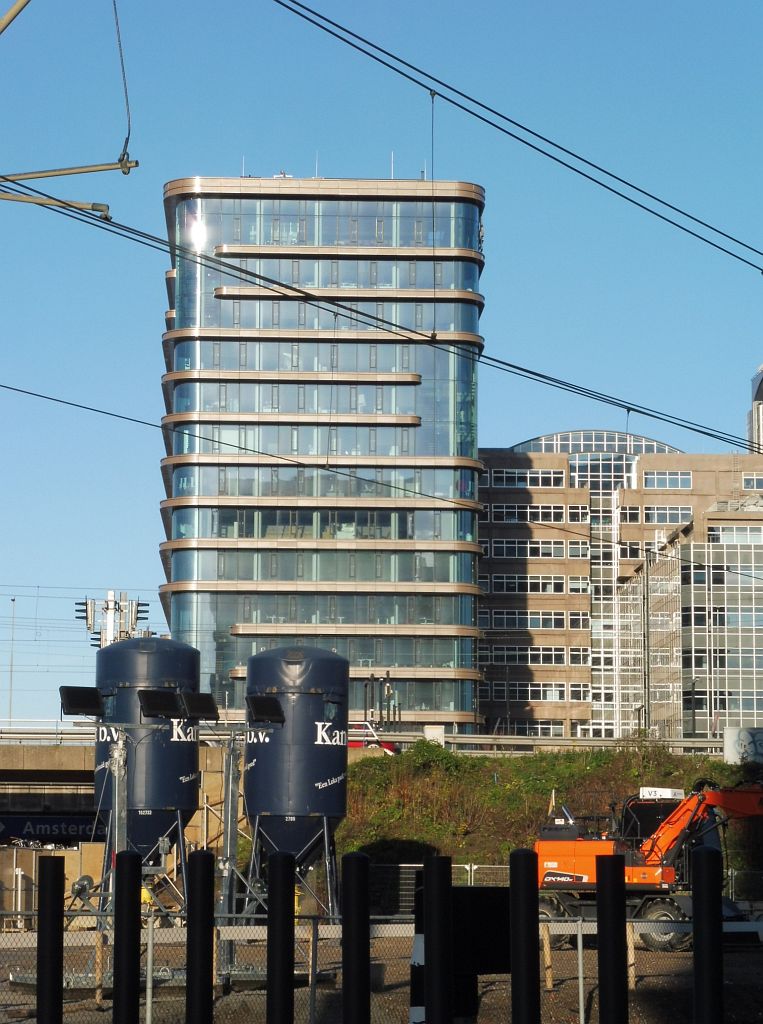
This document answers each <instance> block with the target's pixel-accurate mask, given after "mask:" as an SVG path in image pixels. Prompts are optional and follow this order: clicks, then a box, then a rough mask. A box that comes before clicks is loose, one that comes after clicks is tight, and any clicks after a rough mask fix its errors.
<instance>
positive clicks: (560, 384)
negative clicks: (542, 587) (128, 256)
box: [0, 176, 763, 454]
mask: <svg viewBox="0 0 763 1024" xmlns="http://www.w3.org/2000/svg"><path fill="white" fill-rule="evenodd" d="M0 180H2V176H0ZM22 187H23V188H24V189H25V191H26V192H27V193H31V194H35V195H38V196H43V197H46V198H51V197H50V196H48V194H47V193H45V192H41V191H40V190H38V189H35V188H32V187H31V186H28V185H25V184H24V185H22ZM45 209H51V210H53V212H56V213H60V214H62V215H64V216H68V217H71V218H72V219H74V220H77V221H80V222H82V223H85V224H90V225H94V226H96V227H98V228H100V229H102V230H106V231H108V232H110V233H112V234H116V235H118V236H119V237H124V238H128V239H130V240H134V241H136V242H137V243H138V244H141V245H145V246H147V247H148V248H152V249H155V250H157V251H160V252H162V253H169V254H170V255H171V256H172V255H177V254H180V255H181V256H182V257H183V258H184V259H187V260H189V261H191V262H195V263H197V264H198V265H200V266H204V267H207V268H210V267H211V268H214V269H217V270H220V271H221V272H224V273H226V274H227V275H228V276H230V277H234V278H235V279H238V280H242V279H251V280H255V281H256V282H257V283H258V284H260V285H261V286H263V287H265V288H266V289H269V290H273V291H275V292H276V293H277V294H279V295H281V296H284V297H286V298H294V297H299V298H301V299H302V300H303V301H305V302H306V304H308V305H310V306H312V307H314V308H317V309H322V310H327V311H333V312H335V311H336V310H337V309H339V310H342V312H346V313H347V314H348V315H349V316H351V317H352V318H353V319H355V320H362V325H363V326H371V327H374V328H382V329H384V330H385V331H386V332H387V333H391V334H394V335H396V336H397V337H400V338H402V339H403V340H409V341H410V340H413V341H416V342H420V343H423V344H428V345H430V346H432V347H433V348H435V349H438V350H440V351H443V350H452V349H455V354H456V356H457V357H459V358H464V359H467V360H468V361H471V362H477V363H481V364H483V365H485V366H491V367H495V368H498V369H500V370H502V371H503V372H506V373H510V374H512V375H514V376H518V377H522V378H524V379H527V380H533V381H535V382H536V383H540V384H544V385H546V386H549V387H554V388H557V389H559V390H563V391H567V392H569V393H571V394H577V395H580V396H581V397H584V398H588V399H590V400H592V401H596V402H601V403H602V404H606V405H610V406H614V407H615V408H619V409H622V410H624V411H627V412H628V413H631V412H634V413H638V414H639V415H642V416H645V417H647V418H650V419H655V420H657V421H659V422H662V423H667V424H670V425H671V426H677V427H680V428H681V429H685V430H689V431H691V432H693V433H697V434H700V435H702V436H704V437H709V438H711V439H713V440H718V441H722V442H723V443H725V444H730V445H732V446H737V447H741V448H746V449H747V450H748V451H751V452H754V453H756V454H758V453H760V452H761V451H763V446H760V445H757V444H755V443H754V442H752V441H750V440H748V439H747V438H743V437H741V436H740V435H736V434H731V433H728V432H725V431H721V430H718V429H716V428H712V427H707V426H705V425H703V424H700V423H697V422H696V421H692V420H688V419H685V418H683V417H680V416H675V415H672V414H670V413H665V412H661V411H660V410H657V409H652V408H650V407H648V406H643V405H641V404H640V403H638V402H634V401H631V400H629V399H624V398H619V397H616V396H613V395H609V394H607V393H606V392H600V391H596V390H594V389H592V388H588V387H585V386H583V385H580V384H575V383H573V382H570V381H566V380H563V379H562V378H558V377H554V376H552V375H550V374H545V373H541V372H540V371H537V370H532V369H530V368H528V367H524V366H520V365H518V364H516V363H511V362H509V361H507V360H503V359H499V358H498V357H497V356H491V355H489V354H485V353H484V352H483V353H477V352H474V351H466V350H464V349H463V348H462V347H459V346H457V345H454V344H453V343H452V342H451V343H449V342H447V341H440V340H438V339H437V335H436V334H434V333H432V334H426V333H425V332H423V331H417V330H416V329H414V328H408V327H403V326H402V325H400V324H397V323H395V322H394V321H391V320H388V319H385V318H384V317H380V316H378V315H374V314H372V313H366V312H363V311H361V310H357V309H354V308H353V307H352V306H350V305H348V304H346V303H342V302H340V301H338V300H334V299H330V298H327V297H323V296H319V295H316V294H315V293H314V292H311V291H309V290H307V289H304V288H300V287H299V286H298V285H290V284H287V283H286V282H282V281H278V280H275V279H273V278H270V277H267V276H265V275H262V274H257V273H256V272H254V271H250V270H248V269H244V268H242V267H237V266H234V265H233V264H229V263H227V262H226V261H225V260H222V259H220V258H218V257H214V256H208V255H206V254H202V253H198V252H195V251H194V250H191V249H187V248H185V247H183V246H180V245H172V244H171V243H170V242H169V241H168V240H167V239H163V238H161V237H160V236H157V235H151V234H149V233H148V232H144V231H141V230H140V229H137V228H132V227H130V226H129V225H125V224H119V223H118V222H113V221H112V222H104V221H103V220H101V219H100V218H98V217H97V216H94V215H93V214H89V213H86V212H85V211H80V210H74V209H71V208H62V209H56V208H54V207H45Z"/></svg>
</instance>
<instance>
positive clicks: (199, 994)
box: [185, 850, 215, 1024]
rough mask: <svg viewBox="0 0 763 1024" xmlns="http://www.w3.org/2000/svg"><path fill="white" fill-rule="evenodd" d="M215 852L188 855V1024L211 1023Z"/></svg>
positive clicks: (186, 995) (198, 852)
mask: <svg viewBox="0 0 763 1024" xmlns="http://www.w3.org/2000/svg"><path fill="white" fill-rule="evenodd" d="M214 888H215V855H214V854H213V853H212V851H211V850H196V851H194V852H193V853H192V854H191V855H190V857H189V858H188V889H187V895H186V915H187V917H186V920H187V928H186V986H185V1019H186V1022H187V1024H211V1021H212V1016H213V1001H214V927H215V920H214V918H215V895H214Z"/></svg>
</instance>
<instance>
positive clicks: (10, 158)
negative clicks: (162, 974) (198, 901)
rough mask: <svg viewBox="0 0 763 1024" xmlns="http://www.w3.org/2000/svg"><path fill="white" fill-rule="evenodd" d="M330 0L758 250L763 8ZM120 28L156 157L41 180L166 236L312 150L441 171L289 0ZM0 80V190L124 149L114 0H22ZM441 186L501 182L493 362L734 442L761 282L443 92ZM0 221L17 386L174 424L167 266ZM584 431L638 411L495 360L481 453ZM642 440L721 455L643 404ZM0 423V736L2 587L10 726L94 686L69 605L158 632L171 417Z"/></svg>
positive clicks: (438, 115) (9, 345)
mask: <svg viewBox="0 0 763 1024" xmlns="http://www.w3.org/2000/svg"><path fill="white" fill-rule="evenodd" d="M7 6H9V0H6V3H5V4H3V5H2V7H3V9H5V8H7ZM319 9H320V10H321V11H322V12H323V13H325V14H326V15H328V16H329V17H331V18H333V19H335V20H336V21H339V22H342V23H344V24H346V25H347V26H348V27H350V28H352V29H354V30H355V31H357V32H358V33H360V34H362V35H364V36H366V37H368V38H370V39H372V40H373V41H375V42H377V43H378V44H379V45H382V46H384V47H386V48H388V49H390V50H392V51H394V52H396V53H399V54H400V55H401V56H403V57H404V58H406V59H408V60H410V61H412V62H413V63H415V64H418V65H420V66H421V67H423V68H426V69H428V70H430V71H431V72H432V73H433V74H435V75H437V76H438V77H440V78H443V79H445V80H447V81H448V82H450V83H452V84H454V85H456V86H457V87H459V88H460V89H462V90H463V91H465V92H467V93H470V94H472V95H474V96H476V97H477V98H479V99H481V100H483V101H484V102H486V103H488V104H489V105H491V106H493V107H495V108H497V109H499V110H501V111H503V112H505V113H506V114H508V115H509V116H511V117H513V118H516V119H517V120H519V121H521V122H523V123H524V124H526V125H528V126H530V127H532V128H533V129H535V130H536V131H539V132H541V133H543V134H544V135H547V136H549V137H551V138H552V139H554V140H556V141H558V142H560V143H561V144H563V145H565V146H567V147H569V148H570V149H573V150H575V151H577V152H579V153H581V154H583V155H585V156H587V157H588V158H589V159H591V160H593V161H595V162H597V163H600V164H603V165H604V166H606V167H607V168H609V169H611V170H613V171H615V172H616V173H618V174H620V175H622V176H623V177H626V178H629V179H630V180H632V181H634V182H636V183H637V184H639V185H640V186H642V187H643V188H646V189H648V190H650V191H653V192H655V193H657V194H658V195H660V196H662V197H664V198H666V199H668V200H670V201H671V202H673V203H675V204H676V205H678V206H681V207H683V208H684V209H687V210H689V211H691V212H692V213H694V214H695V215H697V216H699V217H701V218H702V219H704V220H707V221H709V222H710V223H712V224H714V225H717V226H718V227H721V228H722V229H723V230H725V231H727V232H729V233H730V234H732V235H735V236H737V237H738V238H741V239H742V240H744V241H746V242H748V243H749V244H751V245H757V246H758V247H760V248H763V245H761V242H763V230H761V227H762V225H761V218H762V217H763V212H762V211H761V204H760V200H759V177H760V175H759V165H760V156H761V134H760V124H761V109H760V108H761V104H762V103H763V99H762V98H761V91H760V83H759V63H760V58H759V46H760V39H761V35H762V31H761V30H763V6H761V5H759V4H756V3H753V2H750V0H747V2H742V3H738V4H732V5H719V4H717V3H710V2H707V0H692V2H687V0H675V2H672V3H670V4H665V3H663V2H657V0H644V2H642V3H639V4H612V3H609V2H604V0H596V2H594V0H591V2H579V3H575V4H572V3H569V2H566V0H565V2H550V0H536V2H532V3H531V2H524V3H517V2H509V3H505V2H500V3H499V2H497V0H485V2H484V3H482V4H479V5H475V6H473V7H472V8H471V9H468V8H466V7H464V5H463V4H462V3H456V2H455V0H438V2H437V3H434V2H430V0H425V2H424V3H421V4H418V5H417V6H416V7H415V8H411V6H410V5H409V4H407V3H403V2H402V0H388V2H387V3H386V4H384V5H368V6H366V5H357V4H352V3H349V2H344V0H342V2H338V0H324V3H323V4H322V5H321V6H320V8H319ZM467 10H468V11H469V13H468V14H467ZM412 11H415V17H412ZM120 14H121V18H122V22H121V28H122V40H123V45H124V51H125V60H126V67H127V75H128V85H129V94H130V104H131V110H132V138H131V142H130V153H131V155H132V156H133V157H134V158H136V159H138V160H139V161H140V168H139V169H138V170H136V171H134V172H133V173H131V174H130V175H129V176H127V177H125V176H123V175H121V174H119V173H117V174H114V173H112V174H101V175H92V176H89V177H87V178H78V179H77V178H70V179H64V180H59V181H58V182H41V183H39V187H41V188H43V189H45V190H47V191H51V192H54V193H55V194H57V195H60V196H62V197H65V198H68V199H79V200H91V201H98V202H107V203H109V205H110V207H111V211H112V215H113V216H114V218H115V219H116V220H118V221H122V222H124V223H127V224H130V225H134V226H137V227H140V228H142V229H144V230H147V231H150V232H153V233H158V234H163V233H164V230H165V229H164V219H163V211H162V187H163V184H164V182H165V181H167V180H170V179H172V178H175V177H185V176H189V175H193V174H200V175H224V176H225V175H237V174H240V173H241V171H242V167H243V168H244V170H245V172H246V173H247V174H261V175H266V176H268V175H271V174H276V173H278V172H279V171H281V170H285V171H287V172H288V173H290V174H293V175H295V176H300V175H302V176H309V175H312V174H314V173H315V168H316V162H317V166H318V172H319V174H320V175H321V176H324V177H345V176H347V177H388V176H389V174H390V166H391V155H392V154H393V153H394V167H395V176H396V177H419V175H420V173H421V170H422V169H423V168H424V167H426V168H427V169H428V171H431V120H430V117H431V103H430V98H429V95H428V93H426V92H425V91H423V90H421V89H419V88H416V87H415V86H413V85H411V84H409V83H406V82H404V81H403V80H402V79H400V78H398V77H396V76H394V75H392V74H391V73H390V72H389V71H387V70H385V69H383V68H380V67H378V66H377V65H375V64H373V63H372V62H370V61H369V60H368V59H367V58H366V57H363V56H360V55H358V54H356V53H354V52H353V51H351V50H349V49H348V48H346V47H344V46H343V45H342V44H340V43H338V42H336V41H335V40H332V39H331V38H329V37H328V36H326V35H324V34H323V33H321V32H319V31H318V30H317V29H315V28H313V27H312V26H310V25H307V24H305V23H304V22H302V21H300V20H299V19H297V18H296V17H295V16H294V15H292V14H289V13H288V12H287V11H285V10H283V9H282V8H280V7H279V6H277V5H276V4H275V3H273V2H272V0H256V2H250V3H244V2H242V0H229V2H228V3H226V4H224V5H220V6H219V7H218V8H216V9H214V10H213V9H212V8H210V6H209V4H202V3H200V2H197V0H185V2H184V3H182V4H171V3H168V2H166V0H165V2H161V0H160V2H151V3H149V2H147V0H142V2H133V3H131V4H127V3H123V4H122V5H121V7H120ZM0 88H1V89H2V95H3V96H4V97H6V102H5V103H4V105H3V113H2V116H1V119H0V124H1V125H2V127H1V129H0V130H1V131H2V139H3V162H4V167H3V168H2V169H3V170H4V171H5V172H6V173H11V172H15V171H24V170H33V169H41V168H48V167H60V166H69V165H75V164H89V163H100V162H104V161H111V160H115V159H116V157H117V156H118V154H119V152H120V150H121V147H122V141H123V139H124V136H125V130H126V128H125V113H124V101H123V95H122V84H121V77H120V71H119V65H118V59H117V49H116V42H115V34H114V25H113V17H112V9H111V3H110V2H109V0H82V2H80V3H78V4H76V5H74V6H73V7H71V6H69V7H66V8H64V7H62V6H61V5H60V4H57V3H54V2H52V0H32V2H31V3H30V4H29V6H28V7H27V8H26V10H25V11H23V12H22V14H21V15H20V16H19V17H18V18H17V19H16V21H15V22H14V23H13V24H12V25H11V26H10V28H8V29H7V31H6V32H5V33H4V34H3V35H2V36H0ZM11 97H12V99H11ZM434 173H435V176H436V177H438V178H456V179H463V180H469V181H475V182H478V183H480V184H482V185H484V186H485V188H486V190H487V207H486V214H485V254H486V260H487V265H486V270H485V273H484V275H483V278H482V290H483V292H484V294H485V296H486V311H485V314H484V316H483V320H482V331H483V334H484V336H485V339H486V347H487V351H489V352H490V353H491V354H493V355H497V356H500V357H501V358H504V359H508V360H510V361H513V362H517V363H520V364H523V365H527V366H530V367H533V368H535V369H538V370H541V371H543V372H545V373H552V374H555V375H558V376H560V377H564V378H567V379H570V380H574V381H577V382H582V383H586V384H587V385H589V386H591V387H593V388H596V389H598V390H601V391H606V392H610V393H614V394H617V395H621V396H623V397H626V398H631V399H633V400H634V401H638V402H640V403H643V404H647V405H650V406H652V407H656V408H661V409H665V410H668V411H670V412H673V413H675V414H678V415H681V416H685V417H688V418H691V419H694V420H698V421H701V422H704V423H708V424H710V425H711V426H714V427H718V428H720V429H722V430H725V431H728V432H731V433H734V434H744V432H745V415H746V410H747V407H748V404H749V390H750V384H749V382H750V377H751V376H752V374H753V373H754V371H755V369H756V367H757V366H758V364H759V363H760V362H763V351H762V347H761V345H760V343H759V336H760V323H761V303H762V302H763V281H762V280H761V275H760V274H759V273H758V272H756V271H755V270H753V269H750V268H748V267H745V266H743V265H742V264H740V263H738V262H737V261H735V260H732V259H731V258H729V257H728V256H725V255H723V254H721V253H718V252H716V251H714V250H712V249H710V248H709V247H707V246H705V245H702V244H700V243H698V242H696V241H695V240H693V239H691V238H689V237H687V236H686V235H684V234H681V233H679V232H678V231H676V230H675V229H673V228H671V227H669V226H667V225H665V224H661V223H660V222H659V221H657V220H655V219H654V218H651V217H649V216H647V215H645V214H643V213H641V212H640V211H638V210H636V209H634V208H633V207H630V206H628V205H626V204H625V203H624V202H622V201H621V200H618V199H616V198H614V197H612V196H610V195H608V194H607V193H605V192H604V191H602V190H601V189H598V188H596V187H595V186H593V185H590V184H589V183H587V182H585V181H583V180H581V179H579V178H578V177H576V176H575V175H573V174H571V173H570V172H568V171H566V170H564V169H563V168H560V167H558V166H556V165H554V164H552V163H551V162H550V161H548V160H546V159H544V158H542V157H540V156H538V155H536V154H534V153H532V152H530V151H529V150H527V149H526V148H525V147H523V146H520V145H518V144H517V143H515V142H513V141H512V140H510V139H507V138H505V137H504V136H502V135H500V134H499V133H498V132H496V131H495V130H494V129H492V128H489V127H487V126H485V125H482V124H480V123H479V122H477V121H475V120H474V119H472V118H469V117H468V116H467V115H465V114H463V113H461V112H459V111H457V110H454V109H452V108H450V107H448V106H447V105H446V104H445V103H444V102H443V101H442V100H440V99H438V100H436V102H435V130H434ZM0 218H1V222H2V236H1V237H2V239H3V245H2V250H1V254H0V268H1V270H2V275H1V277H0V280H1V281H2V285H1V286H0V297H1V300H2V332H3V344H2V346H0V382H1V383H4V384H9V385H12V386H15V387H20V388H27V389H30V390H34V391H38V392H41V393H44V394H48V395H54V396H58V397H61V398H65V399H68V400H70V401H74V402H81V403H84V404H88V405H96V406H99V407H103V408H107V409H111V410H114V411H117V412H121V413H125V414H128V415H131V416H136V417H139V418H142V419H146V420H150V421H152V422H156V423H158V422H159V420H160V417H161V415H162V412H163V406H162V400H161V390H160V383H159V381H160V376H161V373H162V372H163V361H162V354H161V332H162V329H163V313H164V310H165V306H166V293H165V289H164V273H165V270H166V269H167V266H168V263H167V260H166V258H165V257H163V256H162V255H161V254H160V253H156V252H152V251H150V250H148V249H144V248H142V247H139V246H136V245H134V244H133V243H130V242H127V241H123V240H120V239H116V238H113V237H110V236H108V235H107V234H105V233H103V232H99V231H96V230H93V229H92V228H89V227H84V226H80V225H78V224H76V223H73V222H71V221H69V220H66V219H65V218H63V217H60V216H58V215H56V214H52V213H50V212H47V211H44V210H39V209H31V208H28V207H26V206H21V205H20V204H15V203H8V202H3V203H2V204H1V205H0ZM761 259H762V258H761V257H753V262H755V261H756V260H757V261H758V262H761ZM578 427H602V428H614V429H624V427H625V416H624V414H622V413H619V412H617V411H616V410H610V409H608V408H606V407H603V406H598V405H595V404H593V403H590V402H586V401H583V400H581V399H579V398H576V397H573V396H568V395H564V394H562V393H560V392H558V391H554V390H551V389H547V388H543V387H541V386H539V385H536V384H530V383H527V382H525V381H521V380H518V379H516V378H514V377H510V376H506V375H503V374H498V373H496V372H495V371H492V370H486V371H484V372H483V373H482V376H481V381H480V443H481V444H483V445H504V444H512V443H515V442H517V441H520V440H523V439H525V438H528V437H532V436H535V435H536V434H539V433H546V432H550V431H553V430H562V429H570V428H578ZM630 427H631V429H632V430H634V431H636V432H641V433H645V434H648V435H650V436H653V437H658V438H660V439H662V440H665V441H668V442H670V443H672V444H675V445H677V446H678V447H681V448H684V449H687V450H695V451H702V450H721V449H720V448H719V446H718V445H717V444H713V443H712V442H708V441H706V440H704V439H702V438H700V437H697V436H695V435H691V434H688V433H685V432H681V431H678V430H676V429H673V428H670V429H668V428H664V427H662V426H661V425H659V424H656V423H654V422H651V421H648V420H646V419H643V418H640V417H636V416H632V417H631V420H630ZM0 429H1V430H2V437H3V438H4V444H3V446H2V462H3V468H4V473H3V478H4V480H5V487H4V500H3V501H2V504H1V505H0V538H1V539H0V721H2V719H4V718H6V717H7V714H8V704H9V696H10V693H9V690H10V661H11V643H10V624H11V607H12V603H11V598H12V597H14V596H15V597H16V602H15V612H16V624H15V635H14V643H13V717H14V719H15V720H20V719H33V718H34V719H46V718H47V719H49V718H53V717H55V716H56V715H57V712H58V703H57V688H58V686H59V685H60V684H62V683H67V684H75V683H88V682H91V681H92V669H93V658H94V652H93V651H92V650H91V649H90V648H89V647H88V646H87V640H86V637H85V635H84V629H82V630H80V629H79V628H77V626H76V624H75V623H74V621H73V610H74V609H73V601H74V600H75V599H76V598H80V597H84V596H85V594H88V595H89V596H93V597H98V598H100V597H101V596H103V594H104V593H105V591H106V589H108V588H114V589H117V590H120V589H122V590H129V591H130V592H131V594H133V595H134V596H137V595H140V597H141V599H143V600H149V601H151V611H152V619H151V625H152V627H153V628H155V629H161V628H162V626H163V619H162V616H161V609H160V606H159V603H158V599H157V597H156V591H157V587H158V586H159V584H160V583H161V582H162V580H163V575H162V571H161V566H160V563H159V557H158V545H159V543H160V541H161V540H162V539H163V532H162V527H161V522H160V518H159V512H158V505H159V501H160V500H161V498H162V497H163V489H162V485H161V479H160V473H159V460H160V458H161V456H162V454H163V448H162V444H161V439H160V435H159V432H158V431H157V430H151V429H149V428H145V427H139V426H134V425H129V424H123V423H119V422H116V421H114V420H111V419H106V418H103V417H98V416H94V415H92V414H88V413H84V412H79V411H75V410H72V409H67V408H64V407H62V406H57V405H52V404H50V403H46V402H43V401H40V400H38V399H32V398H28V397H23V396H19V395H14V394H11V393H8V392H3V393H0Z"/></svg>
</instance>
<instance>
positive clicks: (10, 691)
mask: <svg viewBox="0 0 763 1024" xmlns="http://www.w3.org/2000/svg"><path fill="white" fill-rule="evenodd" d="M15 633H16V598H15V597H12V598H11V657H10V664H9V665H8V725H12V724H13V641H14V637H15Z"/></svg>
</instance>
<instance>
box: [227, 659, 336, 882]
mask: <svg viewBox="0 0 763 1024" xmlns="http://www.w3.org/2000/svg"><path fill="white" fill-rule="evenodd" d="M348 691H349V662H348V661H347V659H346V658H342V657H339V656H338V655H336V654H333V653H332V652H330V651H326V650H322V649H321V648H318V647H281V648H278V649H277V650H272V651H264V652H262V653H261V654H256V655H253V656H252V657H251V658H250V659H249V661H248V664H247V684H246V693H247V698H248V700H247V703H248V704H249V705H250V710H249V712H248V723H247V731H246V743H245V750H244V798H245V801H246V804H245V806H246V813H247V816H248V818H249V820H250V822H251V823H252V824H253V825H254V846H255V850H254V859H255V869H256V870H255V874H256V873H257V872H258V870H259V866H260V863H261V861H263V860H266V858H267V855H268V854H269V853H271V852H275V851H278V852H284V853H291V854H293V855H294V857H295V858H296V866H297V871H298V872H302V871H304V870H305V869H306V868H308V867H309V866H310V864H311V863H312V862H313V861H315V860H316V859H317V858H318V857H320V856H321V854H322V855H323V856H324V858H325V859H326V862H327V868H328V871H329V874H331V871H332V868H331V863H332V862H333V856H334V854H333V833H334V830H335V828H336V827H337V825H338V824H339V822H340V821H341V820H342V818H343V817H344V816H345V813H346V811H347V700H348ZM252 698H254V701H253V700H252ZM260 698H267V699H269V701H270V706H271V708H272V707H273V706H275V707H276V708H278V707H280V711H281V712H282V717H283V721H282V722H271V723H266V722H263V721H259V722H258V721H255V717H256V716H255V715H254V714H253V712H252V710H251V705H252V704H253V703H254V704H255V706H256V702H257V699H260ZM274 702H277V704H274ZM266 703H267V701H266Z"/></svg>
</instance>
